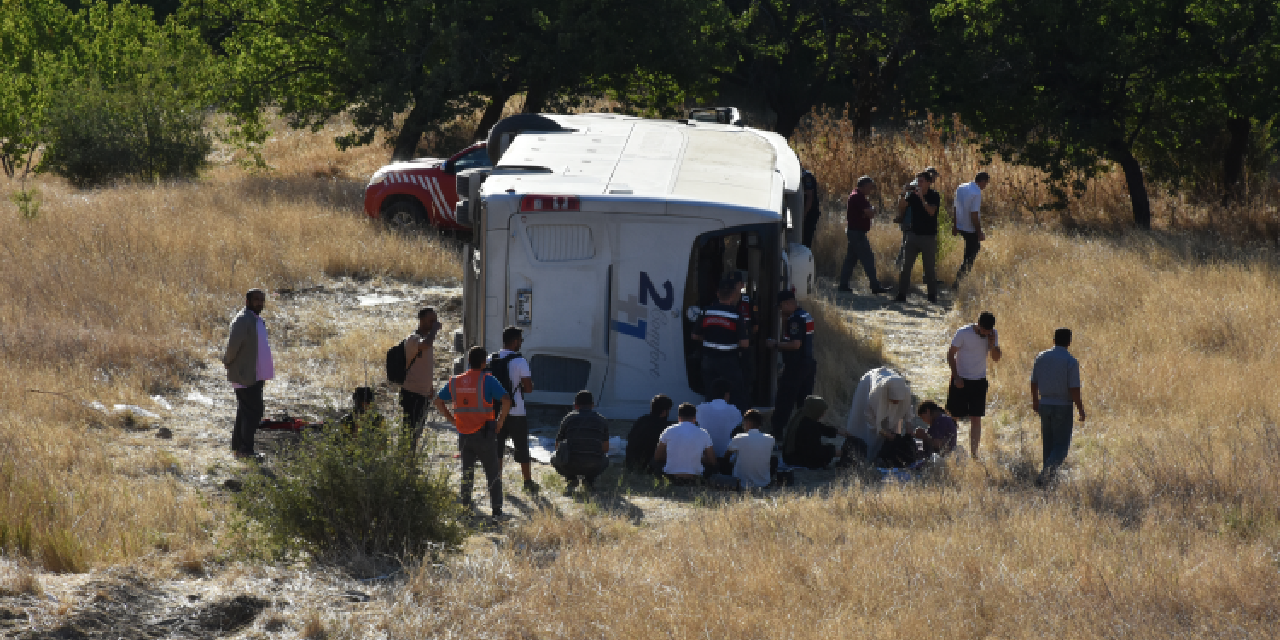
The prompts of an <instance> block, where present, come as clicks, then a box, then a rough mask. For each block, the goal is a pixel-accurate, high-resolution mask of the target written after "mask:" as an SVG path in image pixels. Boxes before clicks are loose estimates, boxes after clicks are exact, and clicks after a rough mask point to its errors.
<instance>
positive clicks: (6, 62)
mask: <svg viewBox="0 0 1280 640" xmlns="http://www.w3.org/2000/svg"><path fill="white" fill-rule="evenodd" d="M71 22H72V15H71V12H70V11H68V10H67V8H66V7H64V6H63V5H62V4H61V3H59V2H55V1H53V0H0V168H3V170H4V173H5V175H6V176H8V177H9V178H13V177H14V176H15V175H18V174H19V173H21V174H22V175H25V174H26V173H27V171H29V170H30V169H31V168H32V165H31V161H32V159H33V156H34V154H35V151H36V150H37V149H38V148H39V146H40V144H41V142H42V139H41V130H42V128H43V127H44V112H45V107H46V106H47V105H48V102H49V96H48V93H47V92H46V91H45V89H46V87H45V84H44V83H42V82H41V80H40V70H39V67H40V63H41V60H42V58H43V57H44V56H46V55H48V54H49V53H51V52H54V51H58V50H61V49H62V48H64V47H66V46H68V45H69V43H70V42H71Z"/></svg>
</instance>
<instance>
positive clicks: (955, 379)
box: [947, 311, 1003, 457]
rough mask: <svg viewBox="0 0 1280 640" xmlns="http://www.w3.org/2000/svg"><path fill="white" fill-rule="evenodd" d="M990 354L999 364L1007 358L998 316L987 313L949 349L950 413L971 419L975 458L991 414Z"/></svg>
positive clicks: (962, 331)
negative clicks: (988, 408) (989, 413)
mask: <svg viewBox="0 0 1280 640" xmlns="http://www.w3.org/2000/svg"><path fill="white" fill-rule="evenodd" d="M987 354H991V361H992V362H999V361H1000V356H1001V355H1003V353H1002V352H1001V351H1000V338H999V336H997V335H996V317H995V316H994V315H992V314H991V312H989V311H983V312H982V315H980V316H978V322H976V323H975V324H969V325H965V326H963V327H961V328H960V330H959V331H957V332H956V335H955V337H954V338H952V339H951V348H950V349H948V350H947V366H949V367H951V385H950V389H948V391H947V413H950V414H951V416H952V417H954V418H956V419H957V420H959V419H960V418H968V419H969V450H970V452H971V453H972V454H973V456H974V457H977V456H978V445H979V444H980V443H981V442H982V417H983V416H985V415H987Z"/></svg>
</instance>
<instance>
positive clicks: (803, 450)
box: [782, 396, 839, 469]
mask: <svg viewBox="0 0 1280 640" xmlns="http://www.w3.org/2000/svg"><path fill="white" fill-rule="evenodd" d="M826 412H827V401H826V400H823V399H822V398H821V397H819V396H808V397H806V398H805V399H804V407H803V408H802V409H801V410H800V413H799V414H798V415H794V416H791V423H790V424H788V425H787V430H786V443H785V444H784V445H783V448H782V461H783V462H785V463H787V464H788V465H790V466H792V467H808V468H810V469H822V468H824V467H826V466H827V465H828V464H830V463H831V460H832V459H833V458H835V457H836V447H835V445H833V444H823V442H822V438H823V437H824V436H825V437H827V438H834V437H836V436H837V435H839V431H838V430H837V429H836V428H835V427H832V426H829V425H825V424H822V422H820V420H822V416H823V415H824V414H826Z"/></svg>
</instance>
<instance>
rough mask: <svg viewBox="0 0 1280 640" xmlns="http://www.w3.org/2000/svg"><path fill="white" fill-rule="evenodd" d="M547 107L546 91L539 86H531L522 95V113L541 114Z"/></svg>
mask: <svg viewBox="0 0 1280 640" xmlns="http://www.w3.org/2000/svg"><path fill="white" fill-rule="evenodd" d="M545 106H547V91H546V89H544V88H542V87H540V86H531V87H529V90H528V91H525V93H524V111H522V113H542V109H543V107H545Z"/></svg>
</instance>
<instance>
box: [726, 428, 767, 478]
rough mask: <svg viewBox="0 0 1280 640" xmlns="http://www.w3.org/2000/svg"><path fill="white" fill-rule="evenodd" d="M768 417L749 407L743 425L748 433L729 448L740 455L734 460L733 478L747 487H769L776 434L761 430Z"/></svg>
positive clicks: (739, 437)
mask: <svg viewBox="0 0 1280 640" xmlns="http://www.w3.org/2000/svg"><path fill="white" fill-rule="evenodd" d="M762 425H764V416H763V415H761V413H760V412H759V411H756V410H755V409H748V410H747V413H746V414H745V415H743V416H742V426H743V427H746V429H747V431H746V433H741V434H738V435H736V436H734V437H733V440H730V441H729V446H728V447H727V448H726V450H727V451H728V452H729V453H730V454H737V455H736V457H735V458H734V460H733V477H735V478H737V479H738V480H740V481H741V482H742V486H744V487H746V488H753V487H754V488H761V487H767V486H769V483H770V481H771V480H772V475H773V469H774V468H776V466H777V462H776V461H775V460H776V458H774V457H773V436H771V435H768V434H765V433H761V432H760V427H761V426H762Z"/></svg>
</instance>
